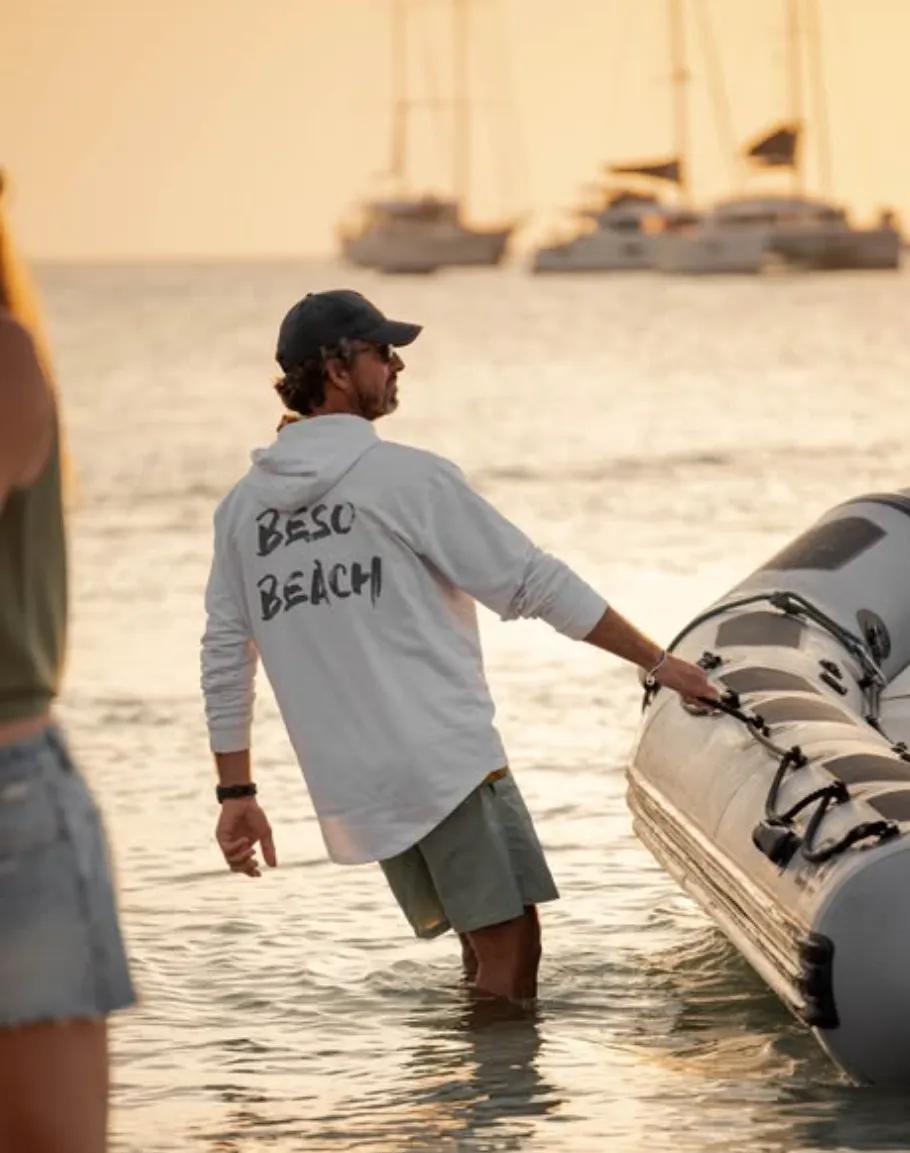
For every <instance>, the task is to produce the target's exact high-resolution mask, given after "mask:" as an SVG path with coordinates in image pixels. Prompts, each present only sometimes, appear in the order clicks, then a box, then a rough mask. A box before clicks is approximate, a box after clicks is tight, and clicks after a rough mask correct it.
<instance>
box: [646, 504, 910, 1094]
mask: <svg viewBox="0 0 910 1153" xmlns="http://www.w3.org/2000/svg"><path fill="white" fill-rule="evenodd" d="M671 649H672V651H674V652H675V653H677V654H678V655H679V656H682V657H685V658H687V659H688V660H692V661H697V662H698V663H699V664H701V665H702V667H703V668H705V669H707V670H709V672H710V676H711V678H712V680H713V681H714V683H716V684H717V686H718V688H720V689H722V690H724V693H725V695H724V698H723V705H722V709H721V710H719V711H714V712H712V713H711V714H709V715H704V714H701V715H700V714H699V713H698V712H696V711H694V710H692V709H690V708H688V707H687V706H685V705H683V703H682V701H681V700H680V698H679V697H678V696H677V695H676V694H675V693H671V692H667V691H666V690H660V689H657V690H656V691H653V690H652V691H647V692H646V695H645V704H644V713H643V718H642V723H641V728H640V731H639V734H638V737H637V740H636V745H635V749H634V752H633V758H632V763H631V767H630V769H629V774H628V785H629V788H628V800H629V806H630V808H631V810H632V814H633V818H634V827H635V831H636V833H637V834H638V836H639V837H640V838H641V840H642V841H643V842H644V843H645V844H646V845H647V846H648V848H649V849H650V850H651V851H652V852H653V853H654V855H655V856H656V857H657V859H658V860H659V861H660V862H661V864H663V866H664V867H665V868H666V869H667V870H668V871H669V872H670V873H671V874H672V875H673V877H675V878H676V879H677V880H678V881H679V882H680V884H681V885H682V886H683V887H684V888H685V889H686V890H687V892H688V893H689V894H690V895H691V896H692V897H694V898H695V900H696V901H698V902H699V904H701V905H702V907H703V908H704V909H705V910H706V911H707V912H708V913H709V915H710V916H711V917H712V918H713V919H714V920H715V921H716V923H717V924H718V926H719V927H720V928H721V929H722V930H723V932H724V933H725V934H726V935H727V936H728V937H729V938H730V940H731V941H732V942H733V944H734V945H735V946H736V947H737V948H738V949H739V950H740V952H741V953H742V954H743V956H744V957H745V959H746V960H747V961H748V962H749V963H750V965H751V966H752V967H753V968H754V969H755V970H756V972H757V973H758V974H759V975H760V976H761V977H762V978H763V979H764V980H765V981H766V982H767V984H768V985H769V986H770V987H771V988H772V989H773V990H774V992H775V993H777V994H778V996H779V997H780V998H781V999H782V1000H783V1001H784V1003H785V1004H786V1005H787V1006H788V1008H789V1009H790V1010H791V1011H792V1012H793V1013H794V1014H795V1015H796V1016H797V1017H798V1018H799V1019H800V1020H801V1021H803V1022H805V1024H806V1025H808V1026H809V1027H811V1029H812V1030H813V1031H814V1033H815V1035H816V1037H817V1038H818V1040H819V1042H820V1043H821V1045H822V1046H823V1047H824V1049H825V1050H827V1052H828V1053H829V1054H830V1056H831V1057H832V1058H833V1059H834V1061H835V1062H836V1063H837V1064H838V1065H839V1066H840V1067H841V1069H843V1070H844V1071H845V1072H846V1073H847V1075H848V1076H849V1077H851V1078H852V1079H853V1080H856V1081H864V1082H873V1083H903V1084H910V835H908V834H910V752H908V747H907V746H908V743H910V490H907V491H906V492H904V493H894V494H889V493H885V494H876V495H872V496H863V497H859V498H857V499H855V500H851V501H849V502H848V503H846V504H844V505H841V506H839V507H837V508H835V509H833V510H832V511H831V512H829V513H827V514H826V515H825V516H823V517H822V519H821V520H820V521H819V522H818V523H817V524H816V525H815V526H814V527H812V528H811V529H809V530H808V532H806V533H804V534H803V535H802V536H800V537H798V538H797V539H796V540H795V541H794V542H793V543H792V544H790V545H789V546H787V547H786V548H785V549H784V550H783V551H782V552H780V553H778V555H777V556H775V557H773V558H772V559H771V560H769V561H768V562H767V564H765V565H763V566H762V567H761V568H760V569H758V570H757V571H756V572H755V573H753V574H752V575H751V576H750V577H748V578H747V579H746V580H745V581H743V583H742V584H740V585H738V586H737V587H736V588H734V589H733V590H732V591H731V592H730V593H728V594H727V595H726V596H724V597H722V598H721V599H720V600H719V601H717V602H716V603H715V604H714V605H712V606H710V607H709V608H708V609H707V610H706V611H705V612H703V613H701V614H700V615H699V616H698V617H696V618H695V619H694V620H693V621H691V622H690V623H689V624H688V625H687V626H686V628H685V629H684V630H683V631H682V632H681V633H680V635H679V636H678V637H677V638H676V639H675V640H674V641H673V643H672V645H671Z"/></svg>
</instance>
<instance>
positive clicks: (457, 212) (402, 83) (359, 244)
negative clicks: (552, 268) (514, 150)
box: [339, 0, 514, 273]
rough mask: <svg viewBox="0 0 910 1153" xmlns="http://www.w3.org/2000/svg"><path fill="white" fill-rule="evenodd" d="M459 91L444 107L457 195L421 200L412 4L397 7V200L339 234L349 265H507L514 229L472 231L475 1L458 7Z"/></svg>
mask: <svg viewBox="0 0 910 1153" xmlns="http://www.w3.org/2000/svg"><path fill="white" fill-rule="evenodd" d="M452 17H453V20H452V44H453V57H454V88H455V91H454V93H453V95H452V97H451V98H450V99H449V100H447V101H444V102H442V103H444V104H445V105H447V106H448V107H449V108H450V110H451V113H452V119H453V131H452V169H453V187H454V194H453V195H448V196H439V195H436V194H424V195H415V194H414V193H413V192H411V191H409V188H408V172H407V167H408V166H407V144H408V122H409V118H410V114H411V112H412V110H413V108H414V107H415V104H416V103H417V102H416V101H414V100H413V99H412V98H411V96H410V95H409V93H408V92H407V90H406V89H407V32H408V4H407V0H395V2H394V7H393V29H392V31H393V35H392V76H393V78H394V80H395V83H397V84H398V85H399V90H398V92H397V93H396V96H395V99H394V101H393V120H392V123H393V130H392V138H391V163H390V175H391V178H392V183H393V189H394V190H393V193H392V195H390V196H386V197H382V198H378V199H372V200H367V201H365V202H364V203H362V204H361V205H359V206H358V207H357V209H356V211H355V212H354V213H353V214H352V215H351V216H350V217H349V218H348V219H347V220H345V221H343V222H342V224H341V226H340V228H339V239H340V242H341V249H342V253H343V255H344V257H345V258H346V259H347V260H348V261H350V262H351V263H352V264H358V265H362V266H364V267H367V268H375V269H378V270H380V271H382V272H388V273H425V272H433V271H435V270H436V269H438V268H443V267H449V266H453V265H455V266H463V265H494V264H498V263H499V261H500V260H501V259H502V258H503V256H504V255H505V251H506V246H507V244H508V241H509V237H510V236H511V234H512V232H513V230H514V224H511V223H509V224H506V225H504V226H501V227H496V228H486V229H484V228H474V227H471V226H469V225H468V224H466V223H465V220H464V206H465V204H466V202H467V197H468V190H469V187H470V165H471V138H470V131H471V101H470V96H469V92H468V87H469V85H468V39H469V31H470V29H469V12H468V0H453V3H452Z"/></svg>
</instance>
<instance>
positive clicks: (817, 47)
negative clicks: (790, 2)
mask: <svg viewBox="0 0 910 1153" xmlns="http://www.w3.org/2000/svg"><path fill="white" fill-rule="evenodd" d="M806 15H807V17H808V18H807V20H806V38H807V40H808V42H809V68H810V70H811V73H812V87H813V89H814V104H815V131H816V134H817V136H818V179H819V184H820V185H821V190H822V192H824V193H825V195H828V194H829V193H830V191H831V136H830V133H829V131H828V101H827V99H826V96H827V93H826V91H825V75H824V69H823V65H822V47H821V27H820V23H819V16H818V3H817V0H809V3H808V5H807V8H806Z"/></svg>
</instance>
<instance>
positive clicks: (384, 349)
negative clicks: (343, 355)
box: [351, 344, 395, 364]
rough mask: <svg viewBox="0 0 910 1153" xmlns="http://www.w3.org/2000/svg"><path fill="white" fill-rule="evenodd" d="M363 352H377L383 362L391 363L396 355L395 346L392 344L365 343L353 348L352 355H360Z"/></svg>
mask: <svg viewBox="0 0 910 1153" xmlns="http://www.w3.org/2000/svg"><path fill="white" fill-rule="evenodd" d="M362 352H375V354H376V355H377V356H378V357H379V359H380V360H381V361H382V363H383V364H391V363H392V360H393V359H394V357H395V346H394V345H392V344H365V345H362V346H361V347H360V348H352V349H351V355H352V356H359V355H360V354H361V353H362Z"/></svg>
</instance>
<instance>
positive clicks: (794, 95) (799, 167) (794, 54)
mask: <svg viewBox="0 0 910 1153" xmlns="http://www.w3.org/2000/svg"><path fill="white" fill-rule="evenodd" d="M787 48H788V56H789V59H790V66H789V81H790V119H791V121H792V123H793V127H794V129H795V131H796V151H795V154H794V156H793V190H794V192H796V193H798V194H799V195H800V196H801V195H802V194H803V192H804V185H805V181H804V173H803V160H802V158H803V127H804V125H803V83H802V52H801V44H800V39H799V0H787Z"/></svg>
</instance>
